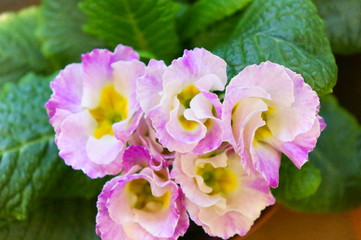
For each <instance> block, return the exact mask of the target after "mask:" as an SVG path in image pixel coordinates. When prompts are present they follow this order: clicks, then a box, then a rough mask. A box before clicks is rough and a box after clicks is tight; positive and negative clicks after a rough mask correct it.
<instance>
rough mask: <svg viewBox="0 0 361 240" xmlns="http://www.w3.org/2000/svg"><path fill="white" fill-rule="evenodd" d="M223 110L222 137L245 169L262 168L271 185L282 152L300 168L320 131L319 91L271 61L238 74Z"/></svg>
mask: <svg viewBox="0 0 361 240" xmlns="http://www.w3.org/2000/svg"><path fill="white" fill-rule="evenodd" d="M237 92H238V93H237ZM222 111H223V112H222V123H223V128H224V138H225V140H226V141H228V142H229V143H231V144H232V145H233V146H234V148H235V150H236V151H237V152H238V153H239V154H240V155H241V156H242V159H243V160H242V161H243V164H244V167H245V171H246V172H247V173H249V174H255V173H257V172H259V173H260V174H261V175H262V176H264V178H265V179H266V180H267V181H268V182H269V184H270V185H271V186H272V187H277V185H278V169H279V166H280V160H281V153H285V154H286V155H287V156H289V157H290V158H291V160H292V161H293V162H294V163H295V165H296V166H297V167H299V168H300V167H301V166H302V165H303V164H304V163H305V162H306V161H307V159H308V153H309V152H310V151H312V150H313V148H314V147H315V145H316V142H317V138H318V137H319V135H320V132H321V131H322V127H320V124H321V123H320V121H319V120H318V119H319V118H320V117H319V116H318V111H319V98H318V96H317V94H316V92H314V91H313V90H312V89H311V87H310V86H309V85H308V84H306V83H305V82H304V80H303V78H302V77H301V75H299V74H296V73H295V72H293V71H291V70H289V69H287V68H285V67H283V66H281V65H278V64H275V63H272V62H264V63H261V64H260V65H252V66H248V67H246V68H245V69H244V70H242V71H241V72H240V73H239V74H238V75H237V76H235V77H234V78H233V79H232V80H231V82H230V83H229V85H228V86H227V88H226V95H225V99H224V103H223V109H222Z"/></svg>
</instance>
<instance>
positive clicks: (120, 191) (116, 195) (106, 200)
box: [96, 168, 189, 240]
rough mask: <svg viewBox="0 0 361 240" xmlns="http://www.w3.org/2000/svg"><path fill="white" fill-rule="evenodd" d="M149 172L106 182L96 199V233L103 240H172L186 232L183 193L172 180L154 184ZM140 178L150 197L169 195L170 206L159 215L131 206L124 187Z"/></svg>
mask: <svg viewBox="0 0 361 240" xmlns="http://www.w3.org/2000/svg"><path fill="white" fill-rule="evenodd" d="M152 176H154V174H152V170H151V169H150V168H145V169H143V170H142V171H141V172H140V173H138V174H130V175H124V176H118V177H115V178H113V179H112V180H111V181H109V182H107V183H106V185H105V186H104V188H103V190H102V192H101V194H100V195H99V197H98V202H97V207H98V214H97V217H96V230H97V234H98V236H99V237H101V238H102V240H114V239H115V240H118V239H122V240H124V239H132V240H143V239H149V240H158V239H163V240H173V239H174V240H175V239H177V238H178V237H179V236H182V235H183V234H184V233H185V232H186V231H187V229H188V226H189V219H188V216H187V214H186V211H185V209H184V203H183V194H182V192H181V190H180V189H179V187H178V186H177V185H176V184H175V183H174V182H172V181H170V180H167V181H163V182H158V181H154V179H153V177H152ZM139 179H142V180H144V181H147V182H148V183H149V184H150V187H151V192H152V193H151V194H152V195H154V196H162V195H163V194H166V193H167V192H169V194H170V199H169V206H168V207H166V209H163V210H162V211H161V212H157V213H149V212H147V211H143V210H142V209H141V208H136V207H134V205H133V204H132V203H131V201H133V200H134V199H133V200H132V198H131V197H129V196H130V195H129V193H128V192H127V191H129V190H127V184H129V183H130V182H132V181H134V180H135V181H136V180H139Z"/></svg>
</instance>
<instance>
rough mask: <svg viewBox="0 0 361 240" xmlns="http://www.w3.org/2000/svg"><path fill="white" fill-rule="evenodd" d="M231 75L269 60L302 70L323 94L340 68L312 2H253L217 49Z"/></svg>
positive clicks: (333, 81) (299, 71) (294, 0)
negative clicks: (337, 65) (248, 66)
mask: <svg viewBox="0 0 361 240" xmlns="http://www.w3.org/2000/svg"><path fill="white" fill-rule="evenodd" d="M214 53H215V54H217V55H219V56H220V57H222V58H224V59H225V60H226V62H227V63H228V66H229V69H228V70H229V76H234V75H236V74H237V73H238V72H239V71H241V70H242V69H243V68H245V67H246V66H247V65H251V64H258V63H260V62H264V61H266V60H269V61H272V62H276V63H279V64H282V65H284V66H286V67H288V68H290V69H292V70H293V71H295V72H297V73H299V74H301V75H302V76H303V77H304V79H305V81H306V82H307V83H308V84H310V85H311V87H312V88H313V89H314V90H315V91H317V93H318V94H319V95H323V94H326V93H329V92H331V91H332V88H333V86H334V85H335V83H336V78H337V67H336V64H335V59H334V57H333V55H332V52H331V48H330V45H329V41H328V39H327V36H326V32H325V26H324V23H323V21H322V20H321V18H320V17H319V16H318V15H317V11H316V8H315V6H314V5H313V3H312V2H311V1H310V0H279V1H268V0H254V1H252V2H251V3H250V4H249V6H248V7H247V8H246V10H245V12H244V14H243V15H242V17H241V19H240V21H239V22H238V23H237V27H236V28H235V30H234V32H233V33H232V35H231V36H230V38H229V39H228V40H226V41H224V42H223V43H221V44H220V45H218V46H217V47H215V49H214Z"/></svg>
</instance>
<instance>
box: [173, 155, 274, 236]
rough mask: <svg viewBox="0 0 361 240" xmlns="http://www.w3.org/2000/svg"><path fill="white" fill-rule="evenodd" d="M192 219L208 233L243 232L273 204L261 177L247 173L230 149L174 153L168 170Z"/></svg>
mask: <svg viewBox="0 0 361 240" xmlns="http://www.w3.org/2000/svg"><path fill="white" fill-rule="evenodd" d="M171 175H172V177H174V178H175V181H176V182H177V183H179V184H180V186H181V188H182V190H183V192H184V194H185V197H186V201H185V203H186V209H187V211H188V213H189V215H190V217H191V219H192V220H193V221H194V222H195V223H196V224H198V225H200V226H202V227H203V228H204V230H205V231H206V232H207V233H208V234H209V235H211V236H217V237H221V238H224V239H227V238H230V237H231V236H233V235H235V234H239V235H241V236H243V235H245V234H246V233H247V232H248V231H249V229H250V227H251V226H252V225H253V222H254V221H255V220H256V219H257V218H258V217H259V216H260V213H261V211H262V210H263V209H264V208H265V207H267V206H269V205H271V204H274V202H275V199H274V198H273V196H272V194H271V192H270V189H269V186H268V183H267V182H266V181H265V180H264V179H263V178H262V176H248V174H247V173H246V172H245V171H244V170H243V167H242V165H241V160H240V156H239V155H238V154H237V153H235V152H234V151H233V149H228V150H227V149H223V150H222V149H219V150H215V151H213V152H210V153H207V154H204V155H195V154H193V153H188V154H184V155H182V154H177V155H176V158H175V161H174V164H173V170H172V172H171Z"/></svg>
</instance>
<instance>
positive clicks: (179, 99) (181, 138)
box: [137, 48, 227, 153]
mask: <svg viewBox="0 0 361 240" xmlns="http://www.w3.org/2000/svg"><path fill="white" fill-rule="evenodd" d="M226 82H227V74H226V63H225V61H224V60H222V59H221V58H219V57H217V56H216V55H213V54H212V53H210V52H208V51H207V50H205V49H199V48H196V49H194V50H191V51H187V50H186V51H184V55H183V56H182V57H181V58H179V59H177V60H174V61H173V62H172V64H171V65H170V66H169V67H167V66H166V65H165V64H164V62H163V61H156V60H151V61H150V62H149V65H148V67H147V68H146V73H145V75H144V76H143V77H141V78H139V79H138V82H137V86H138V88H137V98H138V100H139V102H140V105H141V108H142V109H143V111H144V112H145V115H146V116H147V117H149V118H150V119H151V120H152V124H153V127H154V128H155V130H156V137H157V138H158V139H159V142H160V143H161V144H162V145H163V146H164V147H166V148H168V149H169V150H170V151H177V152H181V153H186V152H190V151H193V152H195V153H204V152H207V151H211V150H214V149H216V148H217V147H218V146H219V145H220V144H221V138H220V136H221V135H222V128H221V126H220V118H221V114H222V105H221V102H220V100H219V99H218V96H217V95H216V94H215V93H213V92H212V91H222V90H224V87H225V85H226Z"/></svg>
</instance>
